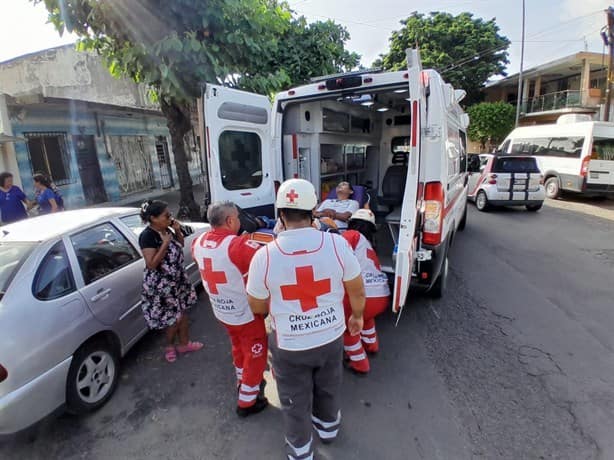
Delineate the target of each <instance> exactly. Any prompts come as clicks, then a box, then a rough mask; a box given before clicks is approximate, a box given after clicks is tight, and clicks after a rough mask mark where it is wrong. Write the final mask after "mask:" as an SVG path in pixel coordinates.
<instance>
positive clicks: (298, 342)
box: [247, 179, 365, 460]
mask: <svg viewBox="0 0 614 460" xmlns="http://www.w3.org/2000/svg"><path fill="white" fill-rule="evenodd" d="M316 203H317V198H316V193H315V189H314V188H313V185H312V184H311V183H309V182H307V181H306V180H304V179H291V180H288V181H286V182H284V183H283V184H281V186H280V187H279V190H278V192H277V199H276V201H275V204H276V207H277V211H278V213H279V215H280V217H281V220H282V221H283V223H284V226H285V228H286V229H285V231H283V232H281V233H280V234H279V236H278V237H277V239H276V240H274V241H272V242H270V243H269V244H267V245H266V246H264V247H263V248H262V249H261V250H259V251H258V252H257V253H256V254H255V255H254V258H253V259H252V262H251V264H250V267H249V275H248V278H247V279H248V281H247V294H248V301H249V305H250V307H251V309H252V311H253V312H254V314H256V315H262V314H266V313H269V314H270V317H271V326H272V329H273V332H272V333H271V335H270V336H269V349H270V350H271V353H272V364H273V366H272V369H273V375H274V376H275V380H276V383H277V391H278V393H279V401H280V402H281V407H282V412H283V416H284V422H285V441H286V458H288V459H290V460H298V459H301V460H303V459H313V452H314V446H313V435H312V433H313V429H314V428H315V432H316V433H317V434H318V436H319V437H320V439H321V440H322V441H323V442H326V443H328V442H332V441H333V440H334V439H335V438H336V437H337V433H338V431H339V426H340V424H341V410H340V407H339V403H340V396H341V379H342V375H343V333H344V331H345V328H346V326H345V321H344V310H343V298H344V295H345V294H346V292H347V296H348V298H349V304H350V308H351V314H350V317H349V319H348V322H347V327H348V329H349V331H350V333H351V334H353V335H356V336H358V337H360V335H359V334H360V331H361V330H362V328H363V318H362V315H363V310H364V308H365V290H364V284H363V280H362V276H361V270H360V264H359V262H358V259H357V258H356V256H355V255H354V252H353V251H352V249H351V248H350V246H349V245H348V243H347V242H346V241H345V240H344V239H343V238H342V237H341V236H340V235H336V234H333V233H327V232H320V231H318V230H316V229H314V228H312V226H311V221H312V212H313V208H314V207H315V205H316ZM359 340H360V338H359Z"/></svg>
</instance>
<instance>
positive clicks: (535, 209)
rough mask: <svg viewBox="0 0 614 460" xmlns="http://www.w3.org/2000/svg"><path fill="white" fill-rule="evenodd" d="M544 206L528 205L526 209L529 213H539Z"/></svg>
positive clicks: (540, 204)
mask: <svg viewBox="0 0 614 460" xmlns="http://www.w3.org/2000/svg"><path fill="white" fill-rule="evenodd" d="M543 205H544V204H543V203H539V204H528V205H527V206H526V207H527V211H531V212H537V211H539V210H540V209H541V208H542V206H543Z"/></svg>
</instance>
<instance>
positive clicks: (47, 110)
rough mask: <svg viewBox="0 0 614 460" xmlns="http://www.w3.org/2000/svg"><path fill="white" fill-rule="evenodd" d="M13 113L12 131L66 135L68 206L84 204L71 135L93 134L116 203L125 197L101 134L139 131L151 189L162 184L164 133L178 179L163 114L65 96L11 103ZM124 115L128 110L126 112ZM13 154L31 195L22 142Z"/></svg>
mask: <svg viewBox="0 0 614 460" xmlns="http://www.w3.org/2000/svg"><path fill="white" fill-rule="evenodd" d="M13 112H16V113H17V115H16V117H14V118H13V119H12V128H13V132H14V133H15V135H19V136H25V135H27V134H28V133H37V132H38V133H40V132H54V133H65V134H66V148H67V151H68V157H69V159H70V161H69V169H70V177H71V182H70V183H69V184H66V185H62V186H60V187H59V188H60V190H61V191H62V194H63V197H64V201H65V204H66V207H67V208H72V209H74V208H77V207H83V206H86V205H87V204H88V203H87V202H86V200H85V193H84V188H83V185H82V184H81V178H80V176H79V168H78V164H77V159H76V152H75V145H74V144H73V141H72V136H78V135H85V136H88V135H92V136H94V140H95V145H96V153H97V157H98V162H99V164H100V170H101V173H102V178H103V182H104V187H105V190H106V194H107V198H108V200H109V201H111V202H114V201H118V200H120V199H122V198H124V196H125V195H124V194H122V192H121V190H120V187H119V180H118V171H117V168H116V165H115V163H114V161H113V159H112V158H111V155H110V154H109V153H108V145H107V143H106V139H105V136H143V137H144V141H145V149H146V152H147V153H148V154H149V157H150V159H151V165H152V170H153V176H154V185H153V188H161V171H160V164H159V162H158V157H157V154H156V150H155V141H156V137H157V136H164V137H166V138H167V143H168V147H169V155H170V164H171V165H172V174H173V177H174V178H175V184H176V183H177V180H176V177H177V173H176V171H175V168H174V157H173V153H172V148H171V145H170V136H169V133H168V128H167V127H166V121H165V119H164V118H163V117H161V116H156V115H149V114H139V113H132V112H129V111H128V110H126V111H115V110H114V111H104V110H100V111H99V110H91V109H89V108H84V106H83V105H79V104H78V103H76V102H73V101H69V102H67V103H66V104H65V105H56V104H54V105H37V106H36V107H33V106H25V107H22V108H18V107H17V108H13ZM128 114H131V116H130V115H128ZM15 154H16V158H17V163H18V166H19V173H20V176H21V181H22V184H23V187H24V191H25V192H26V193H27V194H28V195H32V194H33V191H34V185H33V181H32V173H33V171H32V164H31V161H30V153H29V151H28V147H27V143H26V142H17V143H16V144H15ZM194 169H196V168H195V167H194V165H192V168H191V173H192V175H193V177H195V178H198V177H199V171H198V169H196V170H194Z"/></svg>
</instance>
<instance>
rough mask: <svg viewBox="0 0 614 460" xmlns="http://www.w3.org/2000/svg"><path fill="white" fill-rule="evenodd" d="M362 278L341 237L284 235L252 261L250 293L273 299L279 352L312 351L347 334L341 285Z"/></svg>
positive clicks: (311, 232)
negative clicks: (345, 332) (358, 277)
mask: <svg viewBox="0 0 614 460" xmlns="http://www.w3.org/2000/svg"><path fill="white" fill-rule="evenodd" d="M359 275H360V264H359V263H358V259H356V256H355V255H354V253H353V251H352V249H351V248H350V246H349V245H348V244H347V242H346V241H345V240H344V239H343V238H341V236H339V235H335V234H332V233H325V232H320V231H318V230H315V229H313V228H302V229H296V230H286V231H284V232H282V233H281V234H280V235H279V237H278V238H277V239H276V240H275V241H273V242H271V243H269V244H268V245H266V246H265V247H264V249H263V250H261V251H258V252H257V253H256V255H255V256H254V258H253V259H252V262H251V264H250V267H249V276H248V282H247V292H248V294H249V295H251V296H252V297H255V298H257V299H269V298H270V314H271V319H272V326H273V329H274V330H275V332H276V335H277V345H278V346H279V348H281V349H283V350H291V351H295V350H309V349H312V348H317V347H320V346H322V345H326V344H327V343H330V342H332V341H333V340H335V339H337V338H338V337H340V336H341V335H342V334H343V332H344V331H345V318H344V313H343V297H344V295H345V288H344V285H343V282H344V281H349V280H352V279H354V278H356V277H357V276H359Z"/></svg>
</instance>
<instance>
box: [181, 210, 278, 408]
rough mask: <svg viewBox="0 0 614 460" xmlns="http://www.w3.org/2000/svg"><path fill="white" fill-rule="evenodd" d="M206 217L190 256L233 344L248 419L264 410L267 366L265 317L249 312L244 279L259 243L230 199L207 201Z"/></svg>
mask: <svg viewBox="0 0 614 460" xmlns="http://www.w3.org/2000/svg"><path fill="white" fill-rule="evenodd" d="M207 220H208V221H209V224H210V225H211V228H212V230H211V231H210V232H207V233H205V234H203V235H202V236H200V237H199V238H196V239H195V240H194V242H193V243H192V258H193V259H194V261H195V262H196V263H197V264H198V268H199V269H200V273H201V276H202V280H203V286H204V287H205V290H206V291H207V294H209V300H210V303H211V307H212V308H213V314H214V315H215V317H216V318H217V319H218V320H219V321H220V322H221V323H222V325H223V326H224V328H225V329H226V332H227V333H228V336H229V337H230V343H231V345H232V359H233V361H234V365H235V372H236V377H237V388H238V393H239V394H238V402H237V414H238V415H239V416H240V417H247V416H248V415H251V414H256V413H258V412H261V411H262V410H264V409H266V407H267V406H268V404H269V403H268V401H267V399H266V398H264V397H263V396H261V394H260V393H261V387H262V388H264V385H263V383H264V382H263V378H262V376H263V373H264V370H265V369H266V365H267V338H266V328H265V326H264V316H263V315H260V314H258V315H254V314H253V313H252V311H251V310H250V308H249V305H248V303H247V293H246V292H245V281H246V277H247V272H248V270H249V263H250V262H251V260H252V258H253V257H254V254H256V251H258V249H260V248H261V246H260V244H258V243H256V242H255V241H251V240H250V239H249V235H248V234H247V233H245V234H244V235H242V236H237V233H238V232H239V229H240V228H241V220H240V219H239V210H238V209H237V207H236V206H235V204H234V203H232V202H230V201H223V202H217V203H213V204H211V205H209V207H208V209H207Z"/></svg>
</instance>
